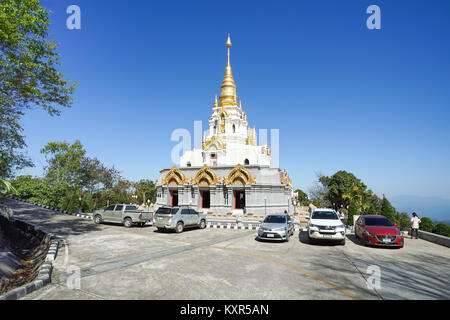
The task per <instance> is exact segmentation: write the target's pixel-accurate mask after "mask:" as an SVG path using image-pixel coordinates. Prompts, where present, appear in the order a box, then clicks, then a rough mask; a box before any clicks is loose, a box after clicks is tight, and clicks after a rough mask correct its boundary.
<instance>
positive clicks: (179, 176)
mask: <svg viewBox="0 0 450 320" xmlns="http://www.w3.org/2000/svg"><path fill="white" fill-rule="evenodd" d="M185 183H186V177H185V176H184V174H183V172H181V170H180V169H178V168H177V166H173V167H172V169H170V170H169V172H167V174H166V176H165V177H164V179H163V181H162V184H163V185H165V186H168V185H171V186H173V185H176V186H179V185H183V184H185Z"/></svg>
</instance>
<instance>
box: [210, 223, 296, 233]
mask: <svg viewBox="0 0 450 320" xmlns="http://www.w3.org/2000/svg"><path fill="white" fill-rule="evenodd" d="M260 225H261V224H260V223H236V222H228V223H221V222H217V223H214V222H211V221H207V222H206V227H207V228H212V229H232V230H258V228H259V226H260ZM302 229H303V228H300V227H299V226H298V225H295V226H294V230H295V231H299V230H300V231H301V230H302Z"/></svg>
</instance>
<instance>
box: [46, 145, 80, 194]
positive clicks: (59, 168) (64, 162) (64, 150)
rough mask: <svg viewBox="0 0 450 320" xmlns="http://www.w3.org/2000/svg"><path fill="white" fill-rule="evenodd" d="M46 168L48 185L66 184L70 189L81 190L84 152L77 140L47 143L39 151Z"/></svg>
mask: <svg viewBox="0 0 450 320" xmlns="http://www.w3.org/2000/svg"><path fill="white" fill-rule="evenodd" d="M41 153H43V154H45V156H46V158H47V162H48V166H46V167H45V170H46V174H45V178H46V179H47V181H48V182H49V183H50V184H56V183H58V182H64V183H66V184H67V185H68V186H69V187H70V188H81V187H82V181H83V174H84V171H83V166H82V164H83V159H84V155H85V154H86V151H85V150H84V149H83V145H82V144H81V142H80V141H79V140H76V141H75V142H74V143H73V144H69V143H68V142H49V143H47V144H46V145H45V147H44V148H42V149H41Z"/></svg>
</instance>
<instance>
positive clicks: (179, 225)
mask: <svg viewBox="0 0 450 320" xmlns="http://www.w3.org/2000/svg"><path fill="white" fill-rule="evenodd" d="M183 229H184V226H183V222H178V223H177V227H176V228H175V231H176V232H177V233H181V232H183Z"/></svg>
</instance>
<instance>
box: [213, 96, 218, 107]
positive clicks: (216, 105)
mask: <svg viewBox="0 0 450 320" xmlns="http://www.w3.org/2000/svg"><path fill="white" fill-rule="evenodd" d="M218 106H219V104H218V102H217V95H216V97H215V98H214V108H217V107H218Z"/></svg>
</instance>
